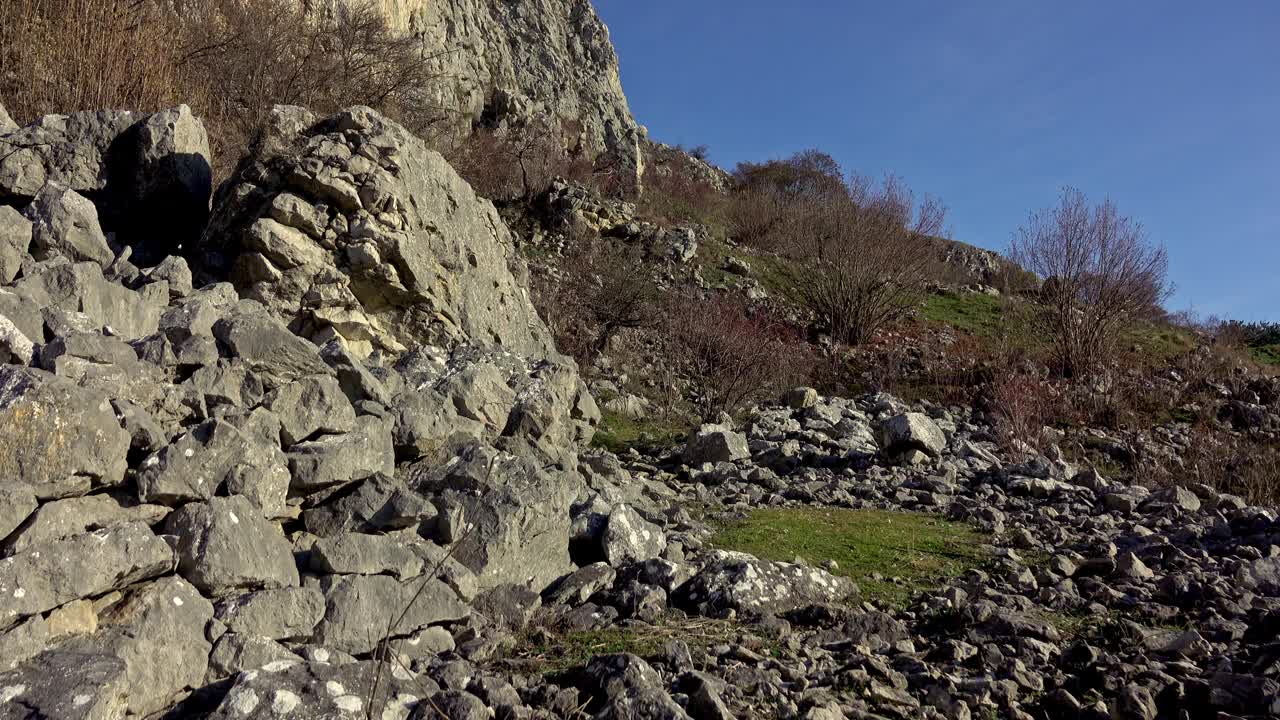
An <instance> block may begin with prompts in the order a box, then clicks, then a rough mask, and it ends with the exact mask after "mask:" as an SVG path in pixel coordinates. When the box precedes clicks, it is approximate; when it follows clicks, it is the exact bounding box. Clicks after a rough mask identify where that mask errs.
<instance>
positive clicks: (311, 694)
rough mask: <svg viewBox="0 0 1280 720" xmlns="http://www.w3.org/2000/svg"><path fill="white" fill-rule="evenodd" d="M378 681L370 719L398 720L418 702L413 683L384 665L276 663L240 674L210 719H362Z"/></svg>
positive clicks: (417, 691)
mask: <svg viewBox="0 0 1280 720" xmlns="http://www.w3.org/2000/svg"><path fill="white" fill-rule="evenodd" d="M375 678H381V689H380V690H379V691H378V699H377V703H376V705H375V706H374V708H373V712H372V716H373V717H377V718H387V719H388V720H391V719H392V718H404V717H407V716H408V715H409V713H410V712H411V711H412V709H413V707H414V706H416V705H417V704H418V701H419V700H420V699H421V698H422V695H421V690H419V689H418V688H417V684H416V683H414V682H412V681H410V680H407V679H405V678H404V677H403V675H402V673H400V672H397V670H396V668H394V667H393V666H391V665H390V664H386V665H383V667H382V668H381V670H380V669H379V668H378V664H377V663H375V662H372V661H363V662H356V663H348V664H343V665H331V664H329V663H326V662H302V663H298V662H293V661H287V660H286V661H280V662H275V663H271V664H269V665H267V666H265V667H262V668H259V669H257V670H249V671H247V672H243V673H240V675H238V676H237V677H236V679H235V682H234V684H233V685H232V686H231V689H230V691H229V692H228V693H227V695H226V697H225V698H224V699H223V700H222V702H221V704H219V705H218V708H217V709H216V710H215V711H214V712H213V714H211V715H210V716H209V719H210V720H279V718H282V717H297V718H316V719H317V720H319V719H321V718H332V719H333V720H339V719H342V718H350V719H351V720H357V719H358V718H364V717H367V716H368V714H367V713H369V708H367V707H366V706H365V702H366V701H367V700H368V699H369V698H368V697H367V695H368V692H369V688H371V687H372V686H373V683H374V680H375Z"/></svg>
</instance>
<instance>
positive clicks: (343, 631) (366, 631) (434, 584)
mask: <svg viewBox="0 0 1280 720" xmlns="http://www.w3.org/2000/svg"><path fill="white" fill-rule="evenodd" d="M321 590H322V591H323V592H324V595H325V615H324V620H322V621H321V622H320V624H319V625H318V626H317V627H316V631H315V641H316V642H317V643H319V644H321V645H324V646H326V647H332V648H336V649H338V650H342V651H343V652H348V653H351V654H353V655H358V654H363V653H367V652H369V651H371V650H373V649H374V648H375V647H377V646H378V644H379V643H381V642H382V641H383V639H390V638H397V637H404V636H406V635H410V634H412V633H414V632H416V631H418V630H421V629H422V628H424V627H427V626H428V625H434V624H437V623H445V622H454V621H457V620H462V619H463V618H465V617H467V616H468V615H469V614H470V610H469V609H468V608H467V606H466V605H464V604H462V602H461V601H460V600H459V599H458V596H457V594H456V593H455V592H454V591H453V589H451V588H450V587H449V586H448V585H446V584H445V583H444V582H442V581H440V580H437V579H435V578H433V577H430V576H426V575H424V576H421V577H418V578H415V579H413V580H409V581H406V582H401V581H399V580H396V579H395V578H393V577H388V576H386V575H334V576H328V577H326V578H324V579H323V580H322V582H321Z"/></svg>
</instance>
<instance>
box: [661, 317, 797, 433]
mask: <svg viewBox="0 0 1280 720" xmlns="http://www.w3.org/2000/svg"><path fill="white" fill-rule="evenodd" d="M669 323H670V328H669V335H670V337H671V340H672V342H673V344H674V350H675V352H676V353H678V355H677V356H678V357H680V358H681V359H682V361H683V363H684V371H685V373H686V374H687V375H688V376H689V378H690V379H691V381H692V384H693V391H694V393H693V394H694V398H693V400H694V402H695V404H696V406H697V409H698V411H699V412H700V413H701V415H702V416H703V417H704V418H713V417H715V416H717V415H718V414H719V413H721V412H729V413H732V412H734V411H736V410H739V409H741V408H742V407H743V406H744V405H746V404H747V403H748V402H750V401H751V400H753V399H758V398H762V397H772V396H774V395H776V394H777V393H778V392H779V391H780V390H781V389H783V388H785V387H789V386H792V385H795V384H797V383H798V382H800V381H801V379H802V378H803V377H804V376H805V375H806V374H807V370H808V364H809V358H808V353H806V352H805V350H804V346H803V342H802V340H801V338H800V337H799V335H798V333H796V331H795V330H794V329H793V328H791V327H789V326H787V325H786V324H785V323H782V322H781V321H779V320H777V319H775V318H772V317H769V316H767V315H765V314H763V313H760V312H756V313H753V312H750V311H748V309H747V308H746V307H745V306H743V305H742V303H740V302H738V301H736V300H734V299H730V298H726V297H717V298H714V299H711V300H695V299H692V298H680V299H679V300H678V301H677V306H676V307H675V308H673V310H672V312H671V314H670V316H669Z"/></svg>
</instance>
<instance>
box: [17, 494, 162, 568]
mask: <svg viewBox="0 0 1280 720" xmlns="http://www.w3.org/2000/svg"><path fill="white" fill-rule="evenodd" d="M0 495H3V490H0ZM0 502H3V501H2V500H0ZM33 505H34V503H33ZM0 512H2V511H0ZM168 514H169V508H166V507H163V506H160V505H133V506H127V505H125V504H123V503H121V502H120V501H119V500H117V499H115V498H114V497H112V496H110V495H88V496H85V497H79V498H68V499H65V500H57V501H55V502H50V503H45V504H44V505H43V506H41V508H40V509H39V510H38V511H36V513H35V514H34V515H32V516H31V519H30V520H28V521H27V522H26V524H25V525H24V526H23V528H22V530H21V531H20V532H18V533H15V534H14V536H13V537H12V538H11V539H9V540H8V541H7V542H5V544H4V549H5V551H6V552H7V553H9V554H15V553H21V552H26V551H28V550H33V549H36V548H38V547H40V546H41V545H45V544H48V543H53V542H57V541H59V540H64V539H66V538H69V537H73V536H75V535H80V534H82V533H85V532H88V531H89V530H99V529H103V528H112V527H117V526H120V525H127V524H129V523H133V522H142V523H146V524H147V525H156V524H157V523H159V522H160V521H161V520H163V519H164V518H165V516H166V515H168ZM4 535H5V533H4V531H3V527H2V526H0V537H2V536H4Z"/></svg>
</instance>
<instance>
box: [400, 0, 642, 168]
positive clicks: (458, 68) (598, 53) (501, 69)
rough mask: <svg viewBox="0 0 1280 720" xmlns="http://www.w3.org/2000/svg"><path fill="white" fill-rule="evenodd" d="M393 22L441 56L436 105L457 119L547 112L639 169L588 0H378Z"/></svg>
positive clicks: (635, 139) (586, 144)
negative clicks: (570, 122)
mask: <svg viewBox="0 0 1280 720" xmlns="http://www.w3.org/2000/svg"><path fill="white" fill-rule="evenodd" d="M377 2H378V4H379V5H380V6H381V7H382V10H383V12H384V13H385V14H386V16H387V18H388V19H389V21H390V23H391V25H392V26H393V27H394V28H396V29H398V30H400V31H402V32H407V33H410V34H412V35H414V36H416V37H419V38H422V39H423V41H424V43H425V47H426V48H427V50H428V52H435V53H437V57H436V61H435V62H436V64H437V68H438V70H439V72H440V74H441V78H440V82H439V83H438V84H437V92H438V98H437V99H438V102H439V104H440V105H441V106H442V107H446V108H451V109H456V110H457V112H458V114H459V115H458V116H459V119H460V120H461V121H462V122H464V123H471V122H475V121H478V120H480V119H482V118H486V119H502V118H504V117H506V116H517V117H520V116H529V115H534V114H538V113H546V114H549V115H552V116H554V117H556V118H559V119H561V120H576V121H578V122H579V123H580V124H581V126H582V137H581V142H582V146H583V148H584V149H586V150H588V151H589V152H592V153H593V154H599V153H601V152H606V151H612V152H616V153H617V154H618V155H619V156H620V157H621V158H622V159H624V160H626V161H629V162H631V163H632V164H634V165H636V166H637V167H638V166H639V164H640V156H641V154H640V149H639V141H640V137H641V130H640V128H639V126H638V125H637V123H636V121H635V118H633V117H632V115H631V110H630V108H629V107H628V106H627V98H626V95H625V94H624V93H623V91H622V81H621V79H620V78H619V75H618V57H617V54H616V53H615V52H614V49H613V44H612V42H611V41H610V39H609V30H608V28H607V27H605V24H604V22H603V21H601V19H600V17H599V16H598V15H597V14H596V12H595V9H594V8H593V7H592V5H591V2H590V0H377Z"/></svg>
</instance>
